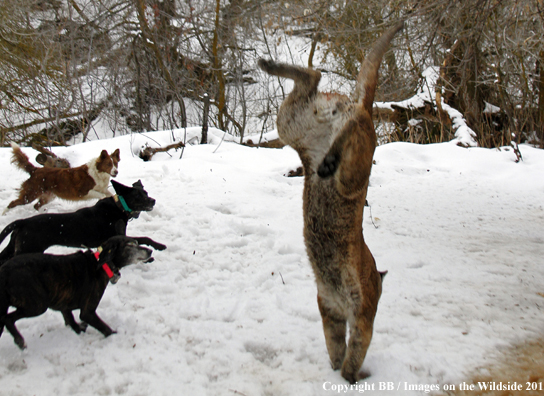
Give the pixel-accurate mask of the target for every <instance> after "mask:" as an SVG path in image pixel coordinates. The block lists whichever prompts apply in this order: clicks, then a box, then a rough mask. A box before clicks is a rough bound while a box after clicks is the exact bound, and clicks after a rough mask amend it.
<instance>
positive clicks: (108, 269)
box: [94, 248, 117, 282]
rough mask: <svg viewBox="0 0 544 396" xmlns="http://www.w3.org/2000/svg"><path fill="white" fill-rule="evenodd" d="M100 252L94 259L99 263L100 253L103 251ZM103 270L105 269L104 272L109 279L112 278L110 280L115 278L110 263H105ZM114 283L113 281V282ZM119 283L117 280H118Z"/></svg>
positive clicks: (95, 254) (97, 252)
mask: <svg viewBox="0 0 544 396" xmlns="http://www.w3.org/2000/svg"><path fill="white" fill-rule="evenodd" d="M98 249H99V250H98V251H96V252H95V253H94V257H95V258H96V260H97V261H98V258H99V257H100V251H101V250H102V249H100V248H98ZM102 269H104V271H105V272H106V275H108V278H110V280H111V279H112V278H113V277H114V276H115V274H114V273H113V271H112V270H111V268H110V266H109V265H108V263H104V264H102ZM112 282H113V281H112ZM116 282H117V280H116Z"/></svg>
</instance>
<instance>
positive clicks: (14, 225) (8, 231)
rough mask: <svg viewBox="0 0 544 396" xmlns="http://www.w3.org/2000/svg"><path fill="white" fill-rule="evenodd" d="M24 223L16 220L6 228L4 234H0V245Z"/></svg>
mask: <svg viewBox="0 0 544 396" xmlns="http://www.w3.org/2000/svg"><path fill="white" fill-rule="evenodd" d="M22 221H23V220H22V219H21V220H15V221H14V222H13V223H10V224H8V225H7V226H6V228H4V229H3V230H2V232H0V243H2V242H3V241H4V239H6V237H7V236H8V235H9V234H11V233H12V232H13V231H14V230H16V229H17V227H19V225H20V224H21V222H22Z"/></svg>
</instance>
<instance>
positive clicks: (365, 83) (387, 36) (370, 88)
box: [355, 21, 404, 114]
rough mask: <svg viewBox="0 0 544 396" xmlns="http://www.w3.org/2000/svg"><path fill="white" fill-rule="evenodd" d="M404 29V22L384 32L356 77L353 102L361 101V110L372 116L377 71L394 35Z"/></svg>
mask: <svg viewBox="0 0 544 396" xmlns="http://www.w3.org/2000/svg"><path fill="white" fill-rule="evenodd" d="M403 27H404V21H400V22H398V23H396V24H395V25H394V26H392V27H391V28H389V30H387V31H385V33H384V34H383V35H382V36H381V37H380V38H379V39H378V41H376V42H375V43H374V46H373V47H372V48H371V49H370V52H369V53H368V55H367V56H366V57H365V60H364V61H363V65H362V66H361V71H360V72H359V76H358V77H357V87H356V89H355V100H356V101H360V100H362V103H363V108H364V109H365V110H366V111H368V112H369V114H372V103H373V102H374V94H375V92H376V85H377V84H378V69H379V67H380V63H381V62H382V58H383V55H384V54H385V52H386V51H387V48H388V47H389V43H390V42H391V40H392V39H393V37H394V36H395V34H396V33H397V32H398V31H399V30H401V29H402V28H403Z"/></svg>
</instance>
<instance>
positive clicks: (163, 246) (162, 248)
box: [153, 243, 166, 250]
mask: <svg viewBox="0 0 544 396" xmlns="http://www.w3.org/2000/svg"><path fill="white" fill-rule="evenodd" d="M153 249H155V250H165V249H166V245H163V244H162V243H156V244H155V246H153Z"/></svg>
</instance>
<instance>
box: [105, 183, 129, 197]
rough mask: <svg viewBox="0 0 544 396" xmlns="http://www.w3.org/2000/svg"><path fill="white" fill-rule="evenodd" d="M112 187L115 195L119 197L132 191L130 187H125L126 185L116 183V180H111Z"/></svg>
mask: <svg viewBox="0 0 544 396" xmlns="http://www.w3.org/2000/svg"><path fill="white" fill-rule="evenodd" d="M110 181H111V185H112V187H113V189H114V190H115V193H116V194H117V195H124V194H126V193H127V191H128V190H129V189H130V187H127V186H125V185H124V184H121V183H119V182H116V181H115V180H113V179H112V180H110Z"/></svg>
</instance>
